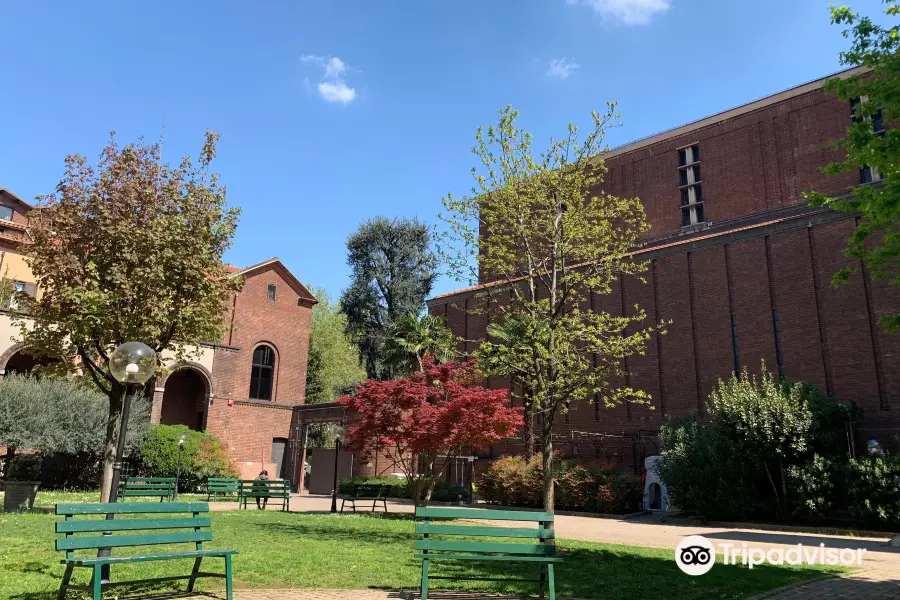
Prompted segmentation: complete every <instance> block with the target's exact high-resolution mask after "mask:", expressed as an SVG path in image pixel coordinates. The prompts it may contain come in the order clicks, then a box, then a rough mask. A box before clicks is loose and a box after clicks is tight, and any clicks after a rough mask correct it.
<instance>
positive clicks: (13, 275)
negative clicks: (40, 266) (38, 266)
mask: <svg viewBox="0 0 900 600" xmlns="http://www.w3.org/2000/svg"><path fill="white" fill-rule="evenodd" d="M0 277H5V278H7V279H12V280H14V281H24V282H26V283H34V275H33V274H32V273H31V268H30V267H29V266H28V263H26V262H25V256H24V255H23V254H19V253H18V252H16V251H15V250H3V251H0Z"/></svg>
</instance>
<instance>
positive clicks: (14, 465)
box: [6, 454, 44, 481]
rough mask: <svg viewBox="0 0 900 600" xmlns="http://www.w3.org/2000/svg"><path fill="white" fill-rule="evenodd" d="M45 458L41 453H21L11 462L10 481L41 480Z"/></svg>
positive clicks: (8, 474) (8, 475)
mask: <svg viewBox="0 0 900 600" xmlns="http://www.w3.org/2000/svg"><path fill="white" fill-rule="evenodd" d="M43 462H44V460H43V458H42V457H41V456H40V455H39V454H19V455H17V456H16V457H15V458H13V459H12V461H10V463H9V468H8V470H9V473H7V475H6V479H8V480H9V481H40V480H41V466H42V465H43Z"/></svg>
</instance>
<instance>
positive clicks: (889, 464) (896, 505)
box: [847, 456, 900, 527]
mask: <svg viewBox="0 0 900 600" xmlns="http://www.w3.org/2000/svg"><path fill="white" fill-rule="evenodd" d="M847 496H848V502H849V509H850V514H851V515H853V517H854V518H856V519H859V520H861V521H864V522H866V523H868V524H870V525H874V526H877V527H898V526H900V458H898V457H896V456H887V457H884V458H882V457H873V456H867V457H864V458H860V459H857V460H851V461H850V462H849V467H848V470H847Z"/></svg>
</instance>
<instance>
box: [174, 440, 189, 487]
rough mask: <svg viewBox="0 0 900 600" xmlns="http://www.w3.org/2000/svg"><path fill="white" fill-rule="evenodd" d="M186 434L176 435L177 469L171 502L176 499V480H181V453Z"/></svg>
mask: <svg viewBox="0 0 900 600" xmlns="http://www.w3.org/2000/svg"><path fill="white" fill-rule="evenodd" d="M186 439H187V435H186V434H184V433H182V434H181V435H179V436H178V469H177V470H176V471H175V491H174V492H173V493H172V502H175V501H177V500H178V482H179V481H180V480H181V455H182V454H183V453H184V442H185V440H186Z"/></svg>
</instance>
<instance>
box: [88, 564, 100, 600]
mask: <svg viewBox="0 0 900 600" xmlns="http://www.w3.org/2000/svg"><path fill="white" fill-rule="evenodd" d="M102 568H103V566H102V565H94V576H93V577H92V578H91V585H92V586H93V588H94V600H101V597H102V595H103V593H102V592H101V590H102V586H103V575H102V571H101V570H100V569H102Z"/></svg>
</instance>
